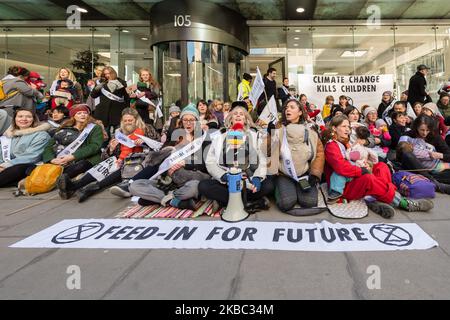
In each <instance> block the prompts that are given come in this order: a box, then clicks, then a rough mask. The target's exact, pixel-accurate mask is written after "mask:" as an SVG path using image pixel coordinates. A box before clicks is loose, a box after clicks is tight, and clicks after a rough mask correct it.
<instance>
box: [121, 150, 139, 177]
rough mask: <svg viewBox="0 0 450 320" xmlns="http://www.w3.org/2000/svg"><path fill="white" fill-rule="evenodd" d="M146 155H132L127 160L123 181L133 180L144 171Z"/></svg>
mask: <svg viewBox="0 0 450 320" xmlns="http://www.w3.org/2000/svg"><path fill="white" fill-rule="evenodd" d="M144 159H145V153H142V152H139V153H132V154H130V155H129V156H128V157H126V158H125V160H124V162H123V166H122V179H131V178H133V177H134V176H135V175H136V174H138V173H139V172H141V171H142V170H143V169H144Z"/></svg>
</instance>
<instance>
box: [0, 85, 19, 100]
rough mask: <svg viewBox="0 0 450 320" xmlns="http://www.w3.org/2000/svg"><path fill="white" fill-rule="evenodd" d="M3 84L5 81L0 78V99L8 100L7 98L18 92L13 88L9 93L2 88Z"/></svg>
mask: <svg viewBox="0 0 450 320" xmlns="http://www.w3.org/2000/svg"><path fill="white" fill-rule="evenodd" d="M4 85H5V81H4V80H0V101H3V100H8V99H9V98H11V97H13V96H15V95H16V94H17V93H18V92H19V91H17V90H13V91H11V92H9V93H6V92H5V90H4V89H3V86H4Z"/></svg>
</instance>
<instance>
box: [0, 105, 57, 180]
mask: <svg viewBox="0 0 450 320" xmlns="http://www.w3.org/2000/svg"><path fill="white" fill-rule="evenodd" d="M49 128H50V125H49V124H47V123H43V124H39V121H38V118H37V116H36V114H35V113H33V112H32V111H31V110H29V109H25V108H17V109H16V110H15V111H14V115H13V118H12V124H11V127H10V128H9V129H8V130H6V131H5V133H4V135H3V136H1V138H0V140H1V150H2V152H1V153H0V187H7V186H10V185H12V184H15V183H17V182H19V181H20V180H22V179H23V178H25V177H26V176H27V175H28V174H29V173H31V171H33V169H34V168H35V167H36V164H37V163H38V162H39V161H41V160H42V153H43V152H44V148H45V145H46V144H47V142H48V141H49V140H50V136H49V135H48V133H47V130H48V129H49Z"/></svg>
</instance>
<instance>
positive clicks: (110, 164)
mask: <svg viewBox="0 0 450 320" xmlns="http://www.w3.org/2000/svg"><path fill="white" fill-rule="evenodd" d="M116 161H117V158H116V157H110V158H108V159H106V160H105V161H102V162H100V163H99V164H97V165H96V166H94V167H93V168H91V169H89V170H88V171H86V173H89V174H90V175H91V176H93V177H94V178H95V180H97V181H98V182H100V181H102V180H103V179H105V178H106V177H107V176H109V175H110V174H111V173H113V172H115V171H117V170H119V169H120V168H119V167H118V166H117V165H116Z"/></svg>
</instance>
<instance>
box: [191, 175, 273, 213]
mask: <svg viewBox="0 0 450 320" xmlns="http://www.w3.org/2000/svg"><path fill="white" fill-rule="evenodd" d="M273 190H274V183H273V178H272V177H269V176H268V177H267V178H266V179H265V180H264V181H263V182H262V183H261V190H259V191H258V192H255V193H253V192H251V191H249V190H247V192H246V196H247V199H246V200H247V201H256V200H258V199H260V198H262V197H264V196H268V195H271V194H272V193H273ZM198 192H199V194H201V195H203V196H205V197H206V198H208V199H210V200H216V201H217V202H218V203H219V205H220V206H222V207H226V206H227V205H228V186H227V185H226V184H222V183H220V182H219V181H217V180H215V179H209V180H202V181H200V183H199V184H198Z"/></svg>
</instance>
